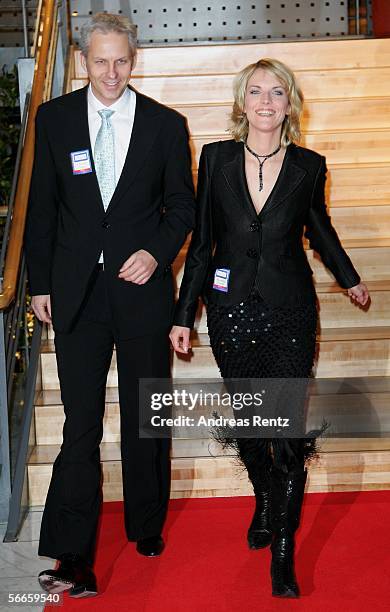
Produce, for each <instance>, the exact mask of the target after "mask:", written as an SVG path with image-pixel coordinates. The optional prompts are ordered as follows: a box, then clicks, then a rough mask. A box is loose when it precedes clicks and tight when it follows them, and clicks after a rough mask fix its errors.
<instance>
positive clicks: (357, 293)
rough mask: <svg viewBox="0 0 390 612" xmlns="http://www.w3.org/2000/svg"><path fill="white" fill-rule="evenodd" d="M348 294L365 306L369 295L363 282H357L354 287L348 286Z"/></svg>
mask: <svg viewBox="0 0 390 612" xmlns="http://www.w3.org/2000/svg"><path fill="white" fill-rule="evenodd" d="M348 295H349V297H350V298H352V299H353V300H354V301H355V302H358V303H359V304H360V305H361V306H365V305H366V304H367V302H368V298H369V297H370V294H369V293H368V289H367V286H366V285H365V284H364V283H359V284H358V285H355V286H354V287H350V289H348Z"/></svg>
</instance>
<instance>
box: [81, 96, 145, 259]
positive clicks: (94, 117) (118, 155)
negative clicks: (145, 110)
mask: <svg viewBox="0 0 390 612" xmlns="http://www.w3.org/2000/svg"><path fill="white" fill-rule="evenodd" d="M135 106H136V94H135V92H134V91H133V90H132V89H129V88H128V87H126V89H125V91H124V92H123V94H122V95H121V97H120V98H119V100H117V101H116V102H114V104H111V106H105V105H104V104H102V102H100V101H99V100H98V99H97V97H96V96H95V95H94V93H93V91H92V86H91V84H90V85H89V88H88V127H89V138H90V141H91V148H92V155H93V152H94V149H95V142H96V137H97V134H98V131H99V130H100V126H101V124H102V120H101V117H100V115H99V114H98V111H100V110H102V109H109V110H112V111H115V112H114V114H113V115H112V116H111V118H110V122H111V125H112V127H113V130H114V139H115V184H116V185H117V184H118V181H119V178H120V175H121V174H122V170H123V166H124V164H125V160H126V155H127V151H128V149H129V144H130V139H131V134H132V131H133V125H134V116H135ZM99 263H103V253H101V255H100V258H99Z"/></svg>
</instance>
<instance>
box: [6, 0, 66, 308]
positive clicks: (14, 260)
mask: <svg viewBox="0 0 390 612" xmlns="http://www.w3.org/2000/svg"><path fill="white" fill-rule="evenodd" d="M55 5H56V1H55V0H45V4H44V14H43V16H42V18H41V19H42V21H43V28H42V42H41V46H40V49H39V59H38V65H37V68H36V72H35V75H34V82H33V86H32V91H31V102H30V109H29V115H28V121H27V128H26V137H25V141H24V148H23V155H22V162H21V167H20V175H19V181H18V187H17V190H16V196H15V206H14V211H13V219H12V226H11V231H10V237H9V242H8V249H7V256H6V260H5V267H4V280H3V287H2V293H0V310H4V309H5V308H7V307H8V306H9V305H10V303H11V302H12V300H13V299H14V298H15V293H16V285H17V278H18V271H19V266H20V260H21V253H22V245H23V234H24V226H25V222H26V213H27V205H28V196H29V191H30V182H31V173H32V168H33V161H34V142H35V115H36V112H37V109H38V106H39V105H40V104H41V102H42V99H43V92H44V86H45V77H46V66H47V59H48V53H49V46H50V38H51V32H52V28H53V19H54V12H55V11H54V9H55Z"/></svg>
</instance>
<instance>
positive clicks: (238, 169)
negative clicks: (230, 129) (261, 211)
mask: <svg viewBox="0 0 390 612" xmlns="http://www.w3.org/2000/svg"><path fill="white" fill-rule="evenodd" d="M234 144H235V147H234V148H235V155H234V157H233V159H231V160H230V161H228V162H227V163H225V164H224V165H223V166H222V172H223V174H224V176H225V179H226V181H227V183H228V185H229V187H230V189H231V190H232V192H233V193H234V195H235V197H236V199H237V200H238V202H239V203H240V204H241V205H242V207H243V208H244V210H245V211H246V212H247V213H249V214H250V215H251V216H252V217H255V218H257V213H256V209H255V207H254V206H253V202H252V198H251V196H250V193H249V189H248V184H247V181H246V176H245V156H244V143H242V142H236V143H234Z"/></svg>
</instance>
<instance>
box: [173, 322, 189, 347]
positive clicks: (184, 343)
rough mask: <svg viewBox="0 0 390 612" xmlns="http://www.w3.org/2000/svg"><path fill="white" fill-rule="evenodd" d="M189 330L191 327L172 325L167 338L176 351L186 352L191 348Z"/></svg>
mask: <svg viewBox="0 0 390 612" xmlns="http://www.w3.org/2000/svg"><path fill="white" fill-rule="evenodd" d="M190 332H191V329H190V328H189V327H181V326H180V325H174V326H173V327H172V329H171V333H170V334H169V339H170V341H171V342H172V346H173V349H174V350H175V351H176V352H177V353H188V351H189V349H190V348H191V344H190Z"/></svg>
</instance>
